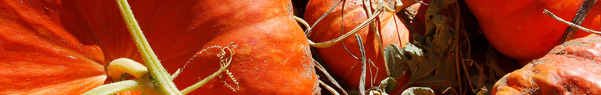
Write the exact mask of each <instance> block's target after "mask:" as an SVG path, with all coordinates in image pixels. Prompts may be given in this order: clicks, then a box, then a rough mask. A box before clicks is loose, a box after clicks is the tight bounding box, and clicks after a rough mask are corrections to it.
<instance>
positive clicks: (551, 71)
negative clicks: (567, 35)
mask: <svg viewBox="0 0 601 95" xmlns="http://www.w3.org/2000/svg"><path fill="white" fill-rule="evenodd" d="M600 50H601V37H600V36H598V35H594V36H591V37H585V38H580V39H575V40H572V41H568V42H566V43H564V44H562V45H559V46H557V47H555V48H553V50H551V52H549V53H548V54H547V55H545V56H544V57H542V58H540V59H536V60H534V61H533V62H530V63H529V64H528V65H526V66H524V67H523V68H522V69H519V70H516V71H513V72H511V73H509V74H507V75H505V76H504V77H503V78H501V79H500V80H499V81H498V82H497V83H496V84H495V86H494V88H493V94H495V95H516V94H527V95H558V94H564V95H565V94H567V95H584V94H588V95H599V94H601V82H600V81H601V64H600V63H601V59H599V58H600V57H601V51H600Z"/></svg>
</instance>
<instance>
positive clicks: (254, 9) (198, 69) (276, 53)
mask: <svg viewBox="0 0 601 95" xmlns="http://www.w3.org/2000/svg"><path fill="white" fill-rule="evenodd" d="M195 3H196V4H195V6H194V7H193V9H192V10H193V11H192V13H194V14H193V15H196V16H195V18H193V19H192V20H193V23H192V25H194V26H198V27H196V28H197V29H198V30H202V32H203V36H199V37H201V38H207V39H208V40H207V41H208V42H207V43H206V44H204V46H203V48H208V47H211V46H227V45H228V44H230V43H232V42H233V45H237V47H236V48H233V49H232V50H231V51H234V52H235V54H234V55H233V58H232V62H231V65H230V67H229V72H231V73H232V74H231V76H233V77H234V78H235V80H236V81H237V82H238V83H239V85H238V86H239V88H237V86H236V85H235V84H234V82H233V81H232V80H231V79H229V78H228V76H229V75H228V74H224V73H226V72H224V73H222V74H221V76H222V77H221V78H216V79H213V80H211V81H210V82H209V83H207V84H205V85H204V86H202V87H201V88H199V89H197V90H196V91H194V92H198V93H202V94H226V95H228V94H252V95H254V94H283V95H296V94H300V95H308V94H319V91H320V89H319V85H318V81H317V80H318V78H317V75H316V73H315V69H314V67H313V59H312V57H311V53H310V51H309V44H308V42H307V38H306V37H305V36H304V33H303V31H302V29H301V27H300V26H299V25H298V24H297V23H296V21H295V20H294V18H293V13H292V3H291V2H290V1H287V0H250V1H248V0H199V1H198V2H195ZM219 53H220V50H219V49H209V50H207V51H206V52H203V53H200V54H196V55H195V57H194V59H192V61H191V62H190V64H188V65H187V66H186V67H185V69H184V72H183V73H181V74H182V75H184V76H181V75H180V76H179V77H178V78H176V79H175V80H174V81H175V83H176V84H177V85H178V86H180V88H181V87H186V86H188V85H192V84H193V83H195V82H189V81H199V79H201V78H204V77H206V76H209V75H210V74H212V73H213V72H215V71H217V69H218V68H219V61H220V60H219V58H218V57H217V56H216V55H217V54H219ZM182 66H183V64H179V65H175V67H177V68H179V67H182ZM167 67H168V68H171V69H174V68H173V66H171V65H168V66H167ZM225 83H227V85H230V86H232V87H233V89H235V91H234V90H233V89H231V88H229V87H228V86H227V85H226V84H225Z"/></svg>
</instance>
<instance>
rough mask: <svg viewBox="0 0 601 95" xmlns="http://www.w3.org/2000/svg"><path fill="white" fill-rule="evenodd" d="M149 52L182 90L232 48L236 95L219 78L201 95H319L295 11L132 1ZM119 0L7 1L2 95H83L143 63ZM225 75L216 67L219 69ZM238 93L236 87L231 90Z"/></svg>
mask: <svg viewBox="0 0 601 95" xmlns="http://www.w3.org/2000/svg"><path fill="white" fill-rule="evenodd" d="M130 5H131V7H132V10H133V12H134V14H135V16H136V17H137V20H138V22H139V23H140V26H141V28H142V30H143V31H144V33H145V35H146V38H147V39H148V41H149V43H150V45H151V46H152V48H153V49H154V51H155V53H156V54H157V55H158V57H159V59H161V62H162V63H163V64H164V65H165V67H166V68H167V69H168V71H170V72H171V73H173V72H175V71H176V70H177V69H179V68H182V67H184V64H185V63H187V61H189V59H190V58H191V57H193V56H195V55H196V56H195V57H194V59H193V60H192V61H191V62H190V63H189V65H187V67H186V68H185V69H184V71H183V73H182V74H180V75H179V77H177V78H176V79H175V81H176V82H175V83H176V85H178V88H180V89H183V88H184V87H187V86H189V85H190V84H192V83H196V82H198V81H199V80H200V79H203V78H205V77H206V75H207V74H208V73H213V72H215V71H216V68H219V66H218V64H219V63H218V62H216V61H214V60H212V59H211V58H215V55H216V54H215V53H214V52H213V51H211V49H209V51H208V52H204V53H201V54H196V53H198V52H199V51H201V50H202V49H204V48H207V47H208V46H212V45H221V46H225V45H228V44H230V43H231V42H233V44H235V45H237V46H238V47H237V48H235V49H234V50H233V51H235V52H236V53H235V54H234V58H233V62H232V64H231V65H230V68H229V72H231V74H230V75H232V76H233V77H235V78H236V79H237V82H238V83H239V89H237V92H234V91H232V90H231V89H230V88H228V87H227V86H224V83H223V82H221V80H225V79H227V78H225V76H228V74H222V76H224V78H222V79H220V78H216V79H214V80H213V81H211V82H209V84H207V85H205V86H203V87H202V88H200V89H199V90H198V91H195V92H196V94H200V93H207V92H210V93H220V94H227V93H230V94H233V93H243V94H253V93H269V94H311V93H314V92H315V91H318V90H316V89H318V88H317V87H318V85H317V76H316V75H315V71H314V70H313V67H312V64H313V63H312V59H311V56H310V55H311V54H310V53H309V52H308V44H307V42H306V37H304V35H303V33H302V30H301V28H300V27H299V26H298V25H297V24H296V23H295V22H294V20H293V19H292V13H291V12H292V11H291V10H290V9H289V8H291V7H292V6H290V2H289V1H280V0H278V1H257V0H253V1H240V0H225V1H224V0H219V1H215V0H184V1H170V0H158V1H146V0H132V1H130ZM127 31H128V30H127V28H126V25H125V23H124V21H123V18H122V16H121V14H120V12H119V10H118V7H117V3H116V2H115V1H113V0H1V1H0V68H1V69H0V94H43V95H47V94H80V93H83V92H86V91H88V90H90V89H92V88H95V87H97V86H99V85H102V84H105V83H109V82H110V80H107V76H106V75H105V68H106V66H107V63H108V62H110V61H112V60H114V59H117V58H130V59H134V60H136V61H138V62H143V61H141V57H140V55H139V53H138V50H137V48H136V46H135V44H134V41H133V40H132V38H131V36H130V34H129V33H128V32H127ZM215 66H217V67H215ZM228 82H230V84H231V80H228Z"/></svg>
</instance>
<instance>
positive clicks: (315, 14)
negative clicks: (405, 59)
mask: <svg viewBox="0 0 601 95" xmlns="http://www.w3.org/2000/svg"><path fill="white" fill-rule="evenodd" d="M337 2H338V1H336V0H311V1H309V4H308V5H307V7H306V10H305V20H307V22H308V23H309V24H311V25H312V24H313V23H315V21H317V19H319V17H321V16H322V15H323V14H325V13H326V12H327V11H328V9H330V8H331V7H332V6H334V5H335V4H336V3H337ZM343 3H345V4H342V3H341V4H340V5H339V6H337V7H336V9H334V10H333V11H332V12H330V14H328V15H327V16H326V17H325V18H324V19H323V20H322V21H320V22H319V23H318V24H317V25H315V27H313V30H312V33H311V36H310V37H309V39H311V40H312V41H314V42H324V41H328V40H331V39H334V38H336V37H339V36H340V35H343V34H344V33H346V32H349V31H350V30H352V29H354V28H355V27H357V26H359V25H360V24H361V23H363V22H364V21H365V20H366V19H367V18H368V17H367V15H366V12H365V11H364V9H363V7H362V5H363V3H362V1H360V0H347V1H345V2H343ZM372 4H375V3H372ZM342 5H345V7H344V10H342ZM373 6H375V5H373ZM342 13H344V18H342V17H341V16H342ZM376 21H378V22H379V23H380V25H379V26H378V27H380V30H379V31H380V33H381V36H382V41H383V44H384V45H383V46H388V45H390V44H392V43H394V44H397V45H399V46H401V47H400V48H402V46H404V45H405V44H407V42H408V41H409V40H408V39H409V37H408V36H409V34H408V30H407V28H406V27H405V26H404V24H403V23H402V22H401V21H400V19H399V18H398V17H397V16H396V15H395V14H393V13H390V12H382V14H380V15H379V17H378V18H377V19H376ZM342 23H344V24H342ZM341 27H343V29H344V30H343V32H341V31H340V29H341ZM368 27H369V26H368ZM368 27H365V28H363V29H361V30H360V31H359V32H357V34H359V35H360V36H361V38H362V40H361V41H362V43H363V45H364V47H365V53H366V58H367V59H369V60H371V61H372V62H373V63H374V64H375V67H377V68H378V69H377V70H376V69H375V68H374V67H373V65H367V67H371V68H372V71H371V72H372V73H373V74H371V73H370V71H369V69H367V70H368V71H367V72H366V83H365V85H366V86H365V87H372V86H378V85H379V83H380V81H381V80H383V79H384V78H386V77H388V76H387V74H386V67H385V63H384V59H383V58H382V55H381V54H382V51H380V47H379V45H378V42H377V40H376V38H375V36H374V33H375V32H374V31H372V30H371V29H370V28H368ZM342 43H344V45H345V46H346V48H348V50H349V51H350V52H351V53H352V54H353V55H355V56H357V57H358V58H361V53H360V51H359V46H358V44H357V39H356V38H355V37H354V36H352V37H349V38H346V39H344V40H343V41H341V42H340V43H337V44H335V45H333V46H331V47H327V48H317V52H318V55H319V56H320V57H321V59H323V61H324V62H325V64H326V65H327V67H328V69H329V70H330V73H331V74H332V75H334V76H335V77H338V78H341V79H343V80H344V83H345V84H347V86H348V87H350V88H357V87H358V86H359V80H360V78H361V77H360V75H361V71H362V69H361V60H360V59H355V58H354V57H353V56H352V55H351V54H349V53H348V52H347V51H346V50H345V48H344V47H345V46H343V44H342ZM368 63H369V62H368ZM371 76H374V77H373V78H372V77H371ZM374 78H375V81H374V82H375V83H370V80H371V79H374ZM408 78H409V77H408V74H405V75H403V76H401V77H398V78H397V79H396V80H397V81H398V82H399V83H401V85H403V84H404V83H406V81H407V80H408Z"/></svg>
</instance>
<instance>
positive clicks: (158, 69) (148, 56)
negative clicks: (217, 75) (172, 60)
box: [117, 0, 182, 95]
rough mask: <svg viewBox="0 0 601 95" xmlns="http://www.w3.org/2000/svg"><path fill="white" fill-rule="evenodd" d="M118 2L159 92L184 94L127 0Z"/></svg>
mask: <svg viewBox="0 0 601 95" xmlns="http://www.w3.org/2000/svg"><path fill="white" fill-rule="evenodd" d="M117 4H118V5H119V10H120V11H121V14H122V16H123V19H124V20H125V22H126V23H127V28H128V29H129V32H130V33H131V35H132V38H133V39H134V42H135V43H136V46H137V47H138V51H139V52H140V55H142V59H143V60H144V63H146V66H148V71H150V75H151V76H152V77H150V80H152V83H153V84H154V85H156V86H157V87H156V88H158V89H157V90H158V92H160V93H161V94H166V95H182V93H180V92H179V90H178V89H177V87H175V84H174V83H173V81H172V80H171V78H170V75H169V73H167V70H165V68H164V67H163V65H162V64H161V63H160V61H159V59H158V58H157V56H156V54H154V51H152V48H151V47H150V44H148V41H147V40H146V37H144V33H142V29H140V26H139V25H138V21H136V18H135V17H134V14H133V13H132V11H131V8H130V6H129V3H128V2H127V0H117Z"/></svg>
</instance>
